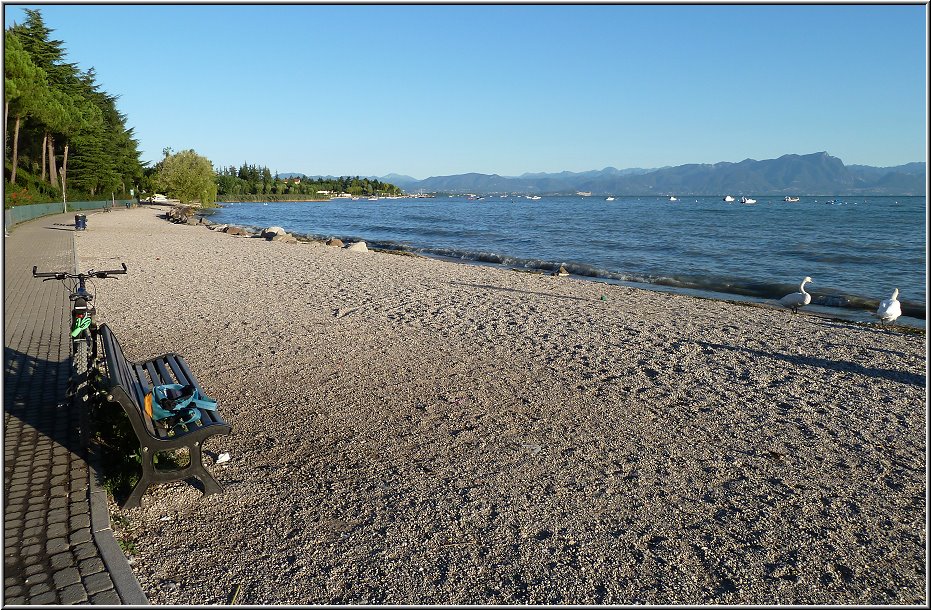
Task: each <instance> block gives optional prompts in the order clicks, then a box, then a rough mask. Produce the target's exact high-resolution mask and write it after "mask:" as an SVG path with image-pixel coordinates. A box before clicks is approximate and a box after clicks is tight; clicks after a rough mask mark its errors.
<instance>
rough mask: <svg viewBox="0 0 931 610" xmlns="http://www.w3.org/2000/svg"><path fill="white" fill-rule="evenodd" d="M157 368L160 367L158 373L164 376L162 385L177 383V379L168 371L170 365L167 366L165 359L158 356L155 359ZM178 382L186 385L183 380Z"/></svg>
mask: <svg viewBox="0 0 931 610" xmlns="http://www.w3.org/2000/svg"><path fill="white" fill-rule="evenodd" d="M155 368H156V369H158V374H159V376H161V378H162V383H161V384H160V385H164V384H166V383H175V380H174V379H173V378H172V376H171V373H169V372H168V367H166V366H165V361H164V359H162V358H158V359H157V360H155ZM178 383H180V384H181V385H184V382H183V381H181V380H178Z"/></svg>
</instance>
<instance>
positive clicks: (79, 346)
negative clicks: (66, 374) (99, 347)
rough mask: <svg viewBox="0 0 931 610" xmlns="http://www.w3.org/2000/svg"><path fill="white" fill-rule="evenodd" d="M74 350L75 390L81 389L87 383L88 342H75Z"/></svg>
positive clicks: (72, 357)
mask: <svg viewBox="0 0 931 610" xmlns="http://www.w3.org/2000/svg"><path fill="white" fill-rule="evenodd" d="M72 345H73V349H72V352H73V354H72V356H71V359H72V367H73V368H72V370H73V375H74V379H73V381H74V387H75V389H78V388H81V387H83V386H84V385H86V383H87V359H88V354H89V352H88V349H87V341H83V340H81V341H75V342H74V343H73V344H72Z"/></svg>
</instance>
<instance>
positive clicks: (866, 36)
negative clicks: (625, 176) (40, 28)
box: [4, 4, 927, 178]
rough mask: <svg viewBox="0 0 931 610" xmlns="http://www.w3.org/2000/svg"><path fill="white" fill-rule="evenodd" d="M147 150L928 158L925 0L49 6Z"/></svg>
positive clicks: (268, 154)
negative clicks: (882, 0)
mask: <svg viewBox="0 0 931 610" xmlns="http://www.w3.org/2000/svg"><path fill="white" fill-rule="evenodd" d="M22 6H29V7H34V8H40V9H41V10H42V14H43V17H44V19H45V22H46V25H47V26H49V27H50V28H52V29H53V30H54V32H53V37H55V38H57V39H60V40H62V41H64V43H65V48H66V49H67V52H68V57H67V59H68V60H69V61H72V62H75V63H77V64H78V65H79V67H80V68H81V69H87V68H89V67H91V66H93V67H94V68H95V69H96V71H97V77H98V82H99V83H100V84H101V85H102V88H103V89H104V90H105V91H107V92H108V93H111V94H115V95H119V101H118V103H117V105H118V108H119V109H120V111H121V112H123V113H124V114H126V115H127V116H128V123H129V125H130V126H133V127H135V130H136V135H137V137H138V139H139V141H140V149H141V151H142V153H143V154H142V158H143V160H151V161H155V160H157V159H159V158H160V157H161V151H162V149H163V148H165V147H171V148H172V149H173V150H175V151H179V150H183V149H188V148H192V149H194V150H195V151H197V152H198V153H199V154H201V155H204V156H205V157H207V158H209V159H210V160H211V161H212V162H213V163H214V166H228V165H236V166H238V165H240V164H241V163H243V162H249V163H256V164H259V165H267V166H268V167H269V168H270V169H271V170H272V171H273V172H274V171H277V172H289V171H294V172H303V173H307V174H333V175H363V176H366V175H376V176H383V175H385V174H388V173H392V172H396V173H401V174H407V175H411V176H413V177H415V178H426V177H428V176H436V175H448V174H460V173H466V172H480V173H488V174H491V173H497V174H501V175H519V174H522V173H524V172H556V171H562V170H569V171H587V170H592V169H602V168H604V167H608V166H613V167H617V168H620V169H623V168H630V167H643V168H653V167H661V166H667V165H681V164H685V163H716V162H719V161H734V162H736V161H741V160H743V159H746V158H752V159H771V158H775V157H778V156H781V155H783V154H788V153H799V154H807V153H813V152H819V151H827V152H828V153H830V154H831V155H834V156H836V157H840V158H841V159H842V160H843V161H844V162H845V163H847V164H865V165H876V166H891V165H899V164H903V163H908V162H911V161H925V160H926V159H925V150H926V147H927V122H926V112H927V77H926V72H927V64H926V62H927V60H926V57H927V48H926V41H927V31H926V25H925V24H926V23H927V7H926V6H925V5H905V6H902V5H880V6H865V5H820V6H816V5H772V6H765V5H764V6H761V5H742V6H734V5H705V6H698V5H675V6H673V5H648V6H636V5H584V6H583V5H564V6H553V5H523V6H521V5H511V6H504V5H490V6H482V5H457V6H450V5H438V6H424V5H389V6H384V5H366V6H353V5H342V6H340V5H333V6H317V5H277V6H273V5H133V4H128V5H112V4H101V5H41V4H28V5H17V4H5V5H4V12H5V24H6V26H7V27H9V26H10V25H11V24H12V23H13V22H22V21H23V19H24V13H23V11H22V8H21V7H22Z"/></svg>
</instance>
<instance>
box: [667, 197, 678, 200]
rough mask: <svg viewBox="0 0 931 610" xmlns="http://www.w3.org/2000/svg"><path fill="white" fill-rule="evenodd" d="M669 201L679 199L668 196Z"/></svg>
mask: <svg viewBox="0 0 931 610" xmlns="http://www.w3.org/2000/svg"><path fill="white" fill-rule="evenodd" d="M669 201H679V200H678V199H676V198H675V197H670V198H669Z"/></svg>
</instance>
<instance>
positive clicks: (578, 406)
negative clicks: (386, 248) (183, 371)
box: [75, 207, 928, 605]
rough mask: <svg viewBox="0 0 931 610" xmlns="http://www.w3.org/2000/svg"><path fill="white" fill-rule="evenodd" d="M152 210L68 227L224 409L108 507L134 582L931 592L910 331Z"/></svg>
mask: <svg viewBox="0 0 931 610" xmlns="http://www.w3.org/2000/svg"><path fill="white" fill-rule="evenodd" d="M164 213H165V209H164V208H148V207H141V208H133V209H127V210H122V209H121V210H114V211H113V212H110V213H93V214H90V215H89V216H88V229H87V230H86V231H83V232H79V233H76V234H75V242H76V248H77V254H78V257H79V260H80V267H81V269H82V270H87V269H89V268H108V269H112V268H116V267H119V263H126V265H127V267H128V273H127V274H126V275H125V276H122V277H120V279H119V280H103V281H97V282H96V293H97V298H96V305H97V308H98V316H99V321H102V322H106V323H107V324H108V325H110V326H111V328H112V329H113V330H114V332H115V333H116V334H117V336H118V337H119V340H120V342H121V343H122V346H123V349H124V351H125V352H126V355H127V357H129V358H131V359H133V360H143V359H147V358H150V357H153V356H157V355H160V354H164V353H167V352H176V353H179V354H182V355H183V356H184V357H185V359H186V360H187V361H188V363H189V364H190V366H191V369H192V370H193V372H194V374H195V375H196V376H197V378H198V380H199V382H200V384H201V385H202V386H203V388H204V389H205V390H206V392H207V393H208V394H209V395H210V396H211V397H213V398H215V399H216V400H217V401H218V404H219V410H220V412H221V413H222V415H223V417H224V418H225V419H226V421H227V422H229V423H230V424H231V425H232V428H233V433H232V434H231V435H230V436H226V437H214V438H212V439H210V440H209V441H208V442H207V443H206V447H205V449H206V452H207V454H208V455H207V459H206V464H207V467H208V469H210V470H211V472H213V474H214V476H215V477H216V479H217V480H218V481H219V482H220V484H221V485H222V486H223V487H224V488H225V491H224V493H222V494H215V495H211V496H202V494H201V492H200V491H198V490H197V489H196V488H194V487H193V486H191V485H190V484H188V483H186V482H179V483H173V484H168V485H162V486H157V487H153V488H151V489H150V490H149V492H148V493H147V494H146V495H145V497H144V498H143V500H142V506H141V507H140V508H136V509H131V510H125V511H121V510H119V509H118V508H116V507H115V505H114V506H112V509H111V511H112V512H114V513H118V514H119V516H120V517H121V519H120V521H121V522H123V523H125V525H123V526H121V531H120V532H119V534H120V535H121V536H125V537H127V538H130V539H132V541H133V544H132V545H131V552H129V553H128V557H129V558H130V563H131V566H132V569H133V571H134V572H135V574H136V576H137V578H138V580H139V582H140V584H141V585H142V588H143V590H144V591H145V593H146V595H147V596H148V598H149V600H150V602H151V603H153V604H183V605H199V604H226V603H229V602H230V601H231V600H232V599H234V598H235V601H236V603H240V604H249V605H270V604H300V605H305V604H617V605H627V604H715V605H720V604H908V605H912V604H914V605H925V604H926V603H927V601H928V600H927V554H926V549H927V529H926V523H927V445H926V442H927V441H926V438H927V356H926V348H927V338H926V333H925V332H924V331H923V330H922V331H916V330H915V329H902V328H897V327H891V328H890V327H885V328H883V327H880V326H879V325H878V323H877V324H869V325H868V324H855V323H851V322H844V321H839V320H833V319H829V318H825V317H821V316H814V315H809V314H806V313H805V312H804V310H803V311H801V312H800V313H799V314H797V315H793V314H792V312H791V311H788V310H786V309H782V308H778V307H767V306H761V305H750V304H738V303H733V302H727V301H717V300H710V299H699V298H695V297H690V296H684V295H676V294H669V293H660V292H653V291H648V290H642V289H638V288H631V287H626V286H620V285H610V284H604V283H598V282H593V281H587V280H581V279H577V278H575V277H573V276H568V277H558V276H552V275H548V274H541V273H527V272H518V271H514V270H510V269H507V268H501V267H491V266H478V265H466V264H458V263H454V262H449V261H443V260H437V259H432V258H427V257H423V256H412V255H403V256H402V255H399V254H396V253H389V252H380V251H368V252H359V251H350V250H349V249H347V248H338V247H332V246H327V245H325V244H324V243H322V242H298V243H288V242H287V241H286V240H282V241H267V240H265V239H263V238H260V237H252V236H233V235H230V234H227V233H224V232H221V231H217V230H211V229H210V228H208V227H206V226H203V225H194V226H191V225H183V224H173V223H170V222H168V221H167V220H166V219H164V218H163V217H162V216H163V215H164ZM285 228H287V227H285ZM114 407H115V408H118V407H117V406H116V405H114ZM221 453H228V454H229V456H230V459H229V461H225V462H224V463H220V464H214V463H213V462H214V461H215V459H216V456H217V455H219V454H221Z"/></svg>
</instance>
